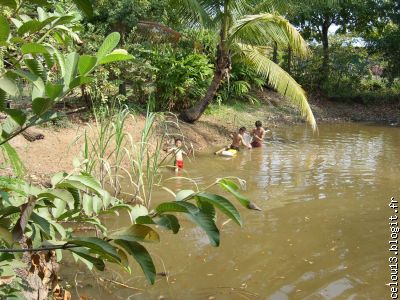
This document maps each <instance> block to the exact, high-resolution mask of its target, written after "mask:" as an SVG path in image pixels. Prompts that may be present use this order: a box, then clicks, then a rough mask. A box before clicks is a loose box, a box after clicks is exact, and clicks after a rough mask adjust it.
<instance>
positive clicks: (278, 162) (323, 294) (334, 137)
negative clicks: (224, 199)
mask: <svg viewBox="0 0 400 300" xmlns="http://www.w3.org/2000/svg"><path fill="white" fill-rule="evenodd" d="M185 168H186V171H187V173H186V174H185V176H190V177H191V178H193V179H194V180H195V181H196V182H197V184H200V185H204V186H205V185H207V184H209V183H211V182H212V181H213V180H214V179H215V178H218V177H224V176H238V177H241V178H243V179H245V180H246V181H247V190H246V191H245V192H243V193H244V194H245V195H246V196H248V197H249V198H251V199H252V200H253V201H254V202H256V203H257V204H258V206H259V207H260V208H261V209H262V211H261V212H257V211H249V210H245V209H242V208H241V209H240V212H241V215H242V219H243V221H244V226H243V227H242V228H240V227H239V226H237V225H236V224H234V222H229V223H227V224H224V225H223V227H222V230H221V246H220V247H218V248H214V247H211V246H210V245H209V244H208V240H207V237H206V236H205V234H204V233H203V232H202V231H201V230H200V229H198V228H196V227H194V226H192V225H191V223H189V222H188V221H185V220H182V227H183V230H182V231H181V232H180V233H179V234H177V235H173V234H171V233H169V232H164V231H162V230H161V229H160V231H161V243H160V244H158V245H149V247H148V249H149V251H150V252H151V253H152V255H153V256H154V260H155V263H156V265H157V271H158V272H162V271H164V270H166V271H167V272H168V276H167V277H157V282H156V283H155V284H154V285H153V286H149V285H148V284H147V283H146V281H145V279H144V276H143V275H142V273H141V271H140V270H139V269H138V268H137V266H136V265H135V263H134V262H133V263H132V267H133V270H134V273H133V274H132V275H128V274H126V273H123V271H122V270H120V269H116V268H109V270H108V272H106V273H104V274H101V275H102V276H104V277H107V278H112V279H113V280H117V281H120V282H124V283H125V284H127V285H129V286H134V287H137V288H139V289H141V290H140V291H135V290H132V289H128V288H123V287H120V286H115V285H112V284H109V283H107V282H104V281H103V282H100V281H96V280H94V278H95V277H94V276H92V275H91V273H90V272H89V271H88V270H85V269H84V268H80V273H78V275H77V276H76V278H75V277H74V276H73V274H69V276H66V278H67V280H68V281H69V282H70V284H71V285H72V286H73V285H74V280H73V278H75V279H76V280H77V282H79V285H78V287H77V289H76V290H75V288H74V287H71V288H70V290H71V291H72V292H74V293H76V291H77V292H78V293H79V294H80V295H86V296H88V297H90V298H92V297H93V298H95V299H107V300H108V299H127V298H129V299H270V300H285V299H307V300H311V299H327V300H328V299H389V297H390V293H389V287H388V286H386V285H385V284H386V283H388V282H390V269H389V266H388V265H389V263H388V258H389V256H390V252H389V251H388V247H389V244H388V241H389V240H390V229H389V224H388V223H389V219H388V218H389V216H390V215H392V214H393V209H391V208H389V206H388V204H389V202H390V198H391V197H392V196H395V197H397V200H398V199H399V196H400V128H395V127H388V126H382V125H376V124H357V123H355V124H354V123H349V124H335V125H330V124H322V125H320V126H319V134H318V135H315V134H313V133H312V132H311V130H310V129H308V128H307V127H306V126H305V125H298V126H291V127H284V128H278V129H274V139H273V140H267V141H266V142H265V145H264V147H263V148H258V149H252V150H243V151H241V152H240V154H239V155H238V156H237V157H235V158H231V159H226V158H223V157H216V156H213V155H212V154H207V153H202V154H198V155H196V158H195V159H194V160H192V161H190V162H189V161H187V160H186V161H185ZM166 176H172V174H171V173H165V174H164V177H166ZM168 187H170V188H172V189H181V188H188V187H190V185H189V184H188V183H187V182H186V181H184V180H175V181H170V182H169V183H168ZM155 199H156V200H155V201H156V202H157V201H161V200H171V199H170V196H169V195H168V194H167V193H165V192H164V193H161V192H159V193H157V194H156V195H155ZM232 200H233V199H232ZM225 220H226V219H225V217H224V216H223V215H219V220H218V224H219V225H221V224H222V223H224V221H225ZM109 223H110V224H111V225H112V226H115V227H117V226H118V227H120V226H123V225H128V220H124V219H123V218H114V219H112V220H110V222H109ZM67 265H69V266H70V267H71V268H73V269H72V271H73V272H75V270H76V268H75V267H73V265H72V264H69V263H67ZM64 270H65V268H64ZM68 272H71V270H69V271H68Z"/></svg>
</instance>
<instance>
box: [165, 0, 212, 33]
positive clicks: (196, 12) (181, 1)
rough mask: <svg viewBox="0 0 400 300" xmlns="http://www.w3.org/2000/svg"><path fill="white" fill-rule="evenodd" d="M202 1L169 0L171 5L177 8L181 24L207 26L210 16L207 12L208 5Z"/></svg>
mask: <svg viewBox="0 0 400 300" xmlns="http://www.w3.org/2000/svg"><path fill="white" fill-rule="evenodd" d="M203 2H204V1H202V0H171V5H172V6H173V7H176V8H177V13H178V15H179V17H180V18H181V19H182V20H181V21H182V23H183V24H186V25H188V26H196V25H203V26H204V27H208V24H210V23H211V20H212V18H211V16H210V14H209V13H210V11H209V10H210V9H209V7H207V6H205V5H204V3H203Z"/></svg>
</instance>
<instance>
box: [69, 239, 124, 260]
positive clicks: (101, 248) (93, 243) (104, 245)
mask: <svg viewBox="0 0 400 300" xmlns="http://www.w3.org/2000/svg"><path fill="white" fill-rule="evenodd" d="M68 244H73V245H78V246H82V247H86V248H89V249H90V252H92V253H96V254H98V255H100V256H101V257H104V258H106V259H108V260H110V261H114V262H120V261H121V260H120V258H119V255H118V253H117V251H116V249H115V248H114V247H113V246H112V245H111V244H110V243H108V242H106V241H104V240H102V239H99V238H96V237H74V238H73V239H72V240H70V241H68Z"/></svg>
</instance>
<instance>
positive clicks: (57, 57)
mask: <svg viewBox="0 0 400 300" xmlns="http://www.w3.org/2000/svg"><path fill="white" fill-rule="evenodd" d="M45 46H46V47H47V48H48V51H49V53H50V54H52V55H53V57H54V58H55V60H56V61H57V64H58V66H59V68H60V73H61V77H64V76H65V73H66V66H65V58H64V56H63V55H62V54H61V52H60V51H58V49H57V48H56V47H54V46H53V45H51V44H45Z"/></svg>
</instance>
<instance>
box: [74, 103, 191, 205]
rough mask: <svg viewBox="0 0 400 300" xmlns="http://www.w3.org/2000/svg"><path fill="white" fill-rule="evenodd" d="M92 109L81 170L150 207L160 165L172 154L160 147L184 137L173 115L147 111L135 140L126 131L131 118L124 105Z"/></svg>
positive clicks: (160, 179) (132, 199)
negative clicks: (172, 139)
mask: <svg viewBox="0 0 400 300" xmlns="http://www.w3.org/2000/svg"><path fill="white" fill-rule="evenodd" d="M93 113H94V120H95V122H94V124H93V125H92V126H89V127H88V130H86V131H85V133H84V146H83V150H82V158H83V162H82V167H83V169H84V171H85V172H86V173H88V174H92V175H95V176H97V177H98V178H99V179H100V182H101V184H102V186H103V187H104V188H108V189H111V190H112V191H113V193H114V195H115V196H117V195H119V194H121V193H123V194H125V195H127V196H128V198H129V200H130V201H131V202H135V203H138V204H142V205H144V206H146V208H148V209H149V208H150V207H151V199H152V195H153V192H154V189H155V188H156V187H158V186H161V181H162V173H161V172H160V169H161V168H163V167H165V166H166V165H167V162H168V158H170V157H171V154H170V155H166V154H164V153H163V152H164V151H163V150H164V149H163V148H164V147H165V146H166V144H168V141H170V139H171V138H172V137H177V136H180V137H181V138H182V139H183V141H184V136H183V134H182V132H181V131H180V127H179V123H178V121H177V119H176V117H175V120H174V119H173V118H171V116H170V115H164V114H156V113H152V112H149V111H148V112H147V113H146V119H145V122H144V126H143V128H142V129H140V132H139V138H138V140H135V139H134V137H133V136H132V134H131V133H130V132H127V128H126V127H127V126H126V125H127V122H128V120H129V119H130V118H132V120H133V119H134V116H133V115H132V114H131V113H130V112H129V110H128V109H127V108H125V107H112V108H98V109H96V110H94V112H93ZM137 130H139V128H138V129H137ZM172 132H174V133H172ZM122 186H123V187H124V188H123V189H122Z"/></svg>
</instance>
